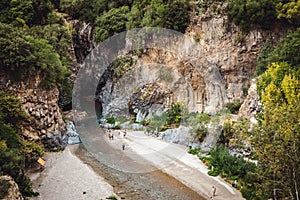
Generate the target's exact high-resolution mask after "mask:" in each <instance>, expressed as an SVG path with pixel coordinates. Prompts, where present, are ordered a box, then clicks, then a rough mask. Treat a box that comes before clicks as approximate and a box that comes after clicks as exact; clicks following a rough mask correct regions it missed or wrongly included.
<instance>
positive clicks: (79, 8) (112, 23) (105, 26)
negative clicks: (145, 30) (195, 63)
mask: <svg viewBox="0 0 300 200" xmlns="http://www.w3.org/2000/svg"><path fill="white" fill-rule="evenodd" d="M60 9H61V10H62V11H63V12H66V13H68V14H69V15H70V16H71V17H72V18H79V19H82V20H84V21H86V22H90V23H92V24H94V25H95V30H94V35H95V40H96V41H98V42H101V41H103V40H105V39H106V38H108V37H110V36H112V35H114V34H116V33H120V32H122V31H126V30H128V29H132V28H141V27H145V26H147V27H163V28H168V29H173V30H177V31H180V32H185V29H186V27H187V25H188V22H189V16H188V10H189V4H188V1H187V0H176V1H174V0H142V1H140V0H125V1H120V0H118V1H109V0H92V1H90V0H75V1H70V0H61V1H60Z"/></svg>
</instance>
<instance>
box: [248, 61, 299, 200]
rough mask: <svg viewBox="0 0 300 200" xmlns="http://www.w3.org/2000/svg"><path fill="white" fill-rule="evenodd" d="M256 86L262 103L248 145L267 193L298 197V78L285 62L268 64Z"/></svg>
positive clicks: (278, 196) (291, 197)
mask: <svg viewBox="0 0 300 200" xmlns="http://www.w3.org/2000/svg"><path fill="white" fill-rule="evenodd" d="M258 89H259V91H260V94H261V100H262V102H263V105H264V110H263V113H262V114H261V118H260V124H259V126H257V127H255V128H254V130H253V140H252V145H253V146H254V148H255V152H256V155H257V158H258V161H259V165H258V166H259V169H260V174H261V175H262V176H263V182H262V184H261V185H262V187H263V188H265V190H266V191H265V192H266V193H267V194H268V197H273V198H275V199H276V198H285V197H289V198H290V199H299V185H300V172H299V170H298V169H299V166H300V158H299V155H300V149H299V145H300V120H299V119H300V81H299V74H298V72H297V71H295V70H294V69H293V68H292V67H290V66H289V65H287V64H286V63H279V64H272V66H271V67H270V68H269V69H268V70H267V71H266V72H265V73H264V74H263V75H262V77H261V79H260V81H259V84H258Z"/></svg>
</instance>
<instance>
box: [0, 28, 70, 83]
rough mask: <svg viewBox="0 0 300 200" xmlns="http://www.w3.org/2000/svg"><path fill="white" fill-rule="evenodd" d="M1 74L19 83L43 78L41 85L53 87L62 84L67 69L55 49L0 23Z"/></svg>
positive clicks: (45, 42) (42, 40)
mask: <svg viewBox="0 0 300 200" xmlns="http://www.w3.org/2000/svg"><path fill="white" fill-rule="evenodd" d="M0 37H1V40H0V47H1V48H0V65H1V66H0V70H1V71H4V72H6V73H8V74H9V75H10V76H11V78H14V79H16V80H20V79H22V80H23V79H27V78H29V77H30V76H31V75H33V74H40V75H41V78H42V83H43V84H44V85H46V86H50V85H52V84H54V83H55V82H60V81H62V80H63V79H64V78H65V76H66V74H67V73H68V69H67V68H66V66H62V63H61V61H60V58H59V55H58V54H57V53H56V52H55V50H54V49H53V46H52V45H50V44H49V43H48V41H47V40H44V39H36V38H34V37H32V36H30V35H28V34H26V32H24V31H22V30H21V29H17V28H14V27H12V26H11V25H7V24H2V23H0Z"/></svg>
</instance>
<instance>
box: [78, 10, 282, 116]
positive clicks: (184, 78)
mask: <svg viewBox="0 0 300 200" xmlns="http://www.w3.org/2000/svg"><path fill="white" fill-rule="evenodd" d="M82 27H83V28H84V29H85V30H92V29H91V28H89V29H88V28H87V25H86V24H85V25H83V26H82ZM78 30H79V31H78V33H83V31H80V30H81V29H80V28H79V29H78ZM285 34H286V33H285V32H284V31H281V30H277V31H276V30H275V31H263V30H255V31H251V32H249V33H247V34H246V33H242V32H241V31H239V29H238V28H237V27H236V26H235V25H233V24H232V23H230V22H228V20H227V17H226V16H224V15H217V16H213V17H200V16H197V15H193V14H192V13H191V22H190V25H189V27H188V28H187V30H186V33H185V36H188V37H189V39H188V40H189V42H186V41H178V42H177V43H176V45H177V46H176V47H175V48H177V49H176V50H175V51H174V52H170V51H168V50H166V49H163V48H161V49H158V48H146V49H143V50H142V51H139V52H138V53H136V52H131V51H130V50H128V51H127V53H125V54H122V55H121V58H122V56H123V58H124V57H130V58H131V59H132V60H133V61H131V63H126V62H124V63H123V64H121V65H123V66H121V67H119V68H118V67H116V66H115V64H114V63H106V65H107V66H106V65H105V64H103V63H102V64H100V63H99V62H98V63H97V58H96V57H97V56H96V55H97V53H95V52H92V53H91V54H92V55H90V57H89V58H88V60H89V62H90V61H92V62H93V60H94V61H95V62H96V63H97V64H95V66H93V67H96V68H102V70H98V71H97V70H95V71H94V72H93V73H91V71H89V73H90V75H92V74H93V75H92V76H94V78H95V79H100V81H99V84H100V85H101V86H100V87H99V84H98V86H97V90H96V91H95V93H96V94H97V95H96V102H99V104H100V106H98V107H101V108H100V112H101V114H102V115H103V116H130V115H131V116H132V115H134V116H135V117H137V121H141V120H143V119H145V118H147V117H151V116H152V115H153V114H159V113H161V112H162V111H165V110H166V109H168V108H169V106H170V105H171V103H173V102H177V101H182V102H184V103H185V104H186V105H187V106H188V109H189V111H190V112H205V113H210V114H215V113H216V112H218V111H220V110H222V109H223V108H224V106H225V105H226V103H228V102H239V103H242V102H243V101H244V99H245V98H246V96H247V91H248V88H249V86H250V80H251V78H252V77H253V75H254V72H255V69H256V63H257V58H258V55H259V52H260V49H261V48H262V47H263V45H264V43H265V41H266V40H267V39H271V40H275V41H276V40H278V39H279V38H280V37H282V36H284V35H285ZM90 37H91V36H90V32H89V35H88V37H83V38H85V39H84V40H85V41H86V42H87V41H88V40H91V38H90ZM125 37H130V36H128V35H126V36H125ZM87 38H88V39H87ZM77 39H78V38H77ZM126 41H127V40H126ZM164 42H165V41H163V40H162V41H158V42H157V43H161V46H163V44H164ZM131 45H132V44H130V42H129V43H128V41H127V42H126V44H125V49H126V48H127V49H130V48H128V46H129V47H130V46H131ZM85 46H88V48H90V46H91V45H86V44H85ZM126 46H127V47H126ZM80 49H81V48H78V50H80ZM96 49H97V47H96ZM81 50H84V48H83V49H81ZM101 50H103V49H101ZM101 50H100V49H98V50H97V51H101ZM87 52H88V51H86V50H84V52H79V53H77V54H78V55H87ZM83 62H85V61H83ZM89 67H91V66H90V64H89ZM93 67H92V68H93ZM89 70H91V68H89ZM90 94H93V93H92V92H91V93H90Z"/></svg>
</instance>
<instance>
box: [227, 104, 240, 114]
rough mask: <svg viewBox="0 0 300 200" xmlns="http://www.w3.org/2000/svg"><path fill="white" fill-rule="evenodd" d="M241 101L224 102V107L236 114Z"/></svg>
mask: <svg viewBox="0 0 300 200" xmlns="http://www.w3.org/2000/svg"><path fill="white" fill-rule="evenodd" d="M241 105H242V103H240V102H229V103H227V104H226V106H225V107H226V108H227V109H228V110H229V112H230V113H232V114H237V113H238V112H239V109H240V107H241Z"/></svg>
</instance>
